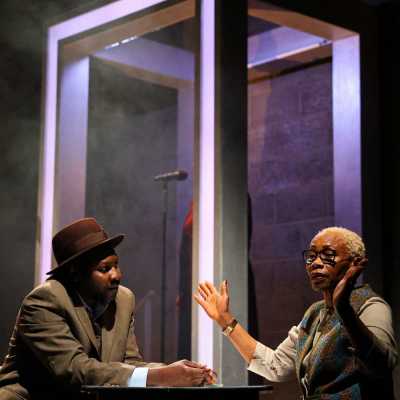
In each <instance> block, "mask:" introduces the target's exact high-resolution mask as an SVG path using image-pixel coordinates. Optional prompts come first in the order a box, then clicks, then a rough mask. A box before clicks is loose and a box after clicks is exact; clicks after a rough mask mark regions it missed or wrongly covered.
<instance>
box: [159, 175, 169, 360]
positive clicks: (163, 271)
mask: <svg viewBox="0 0 400 400" xmlns="http://www.w3.org/2000/svg"><path fill="white" fill-rule="evenodd" d="M162 193H163V215H162V260H161V343H160V353H161V361H162V362H164V361H165V322H166V314H167V304H166V303H167V301H166V293H167V285H166V272H167V216H168V180H165V181H162Z"/></svg>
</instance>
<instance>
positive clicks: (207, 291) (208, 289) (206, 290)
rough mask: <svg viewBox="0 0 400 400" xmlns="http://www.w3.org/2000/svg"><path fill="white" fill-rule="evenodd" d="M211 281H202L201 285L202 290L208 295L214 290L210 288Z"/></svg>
mask: <svg viewBox="0 0 400 400" xmlns="http://www.w3.org/2000/svg"><path fill="white" fill-rule="evenodd" d="M208 283H209V282H201V283H200V284H199V287H200V288H201V289H202V291H203V292H204V293H205V294H206V296H210V295H211V294H212V290H210V288H209V286H208V285H207V284H208Z"/></svg>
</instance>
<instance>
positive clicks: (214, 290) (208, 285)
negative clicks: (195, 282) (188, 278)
mask: <svg viewBox="0 0 400 400" xmlns="http://www.w3.org/2000/svg"><path fill="white" fill-rule="evenodd" d="M205 286H206V287H207V289H208V290H209V292H210V294H215V293H217V289H216V288H215V286H214V285H213V284H212V283H211V282H209V281H205Z"/></svg>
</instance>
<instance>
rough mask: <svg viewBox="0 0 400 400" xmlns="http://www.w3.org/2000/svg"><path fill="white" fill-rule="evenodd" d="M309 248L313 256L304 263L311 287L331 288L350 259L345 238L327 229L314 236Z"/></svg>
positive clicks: (346, 267) (345, 269) (340, 277)
mask: <svg viewBox="0 0 400 400" xmlns="http://www.w3.org/2000/svg"><path fill="white" fill-rule="evenodd" d="M310 250H311V251H312V252H313V254H314V257H311V258H310V260H312V261H311V262H309V263H306V269H307V274H308V277H309V279H310V282H311V287H312V288H313V290H315V291H323V290H333V289H334V288H335V287H336V285H337V284H338V283H339V281H340V280H341V279H342V278H343V277H344V275H345V273H346V271H347V269H348V268H349V266H350V263H351V260H352V257H351V254H350V252H349V251H348V249H347V246H346V243H345V240H344V239H343V237H342V236H341V235H340V234H338V233H333V232H329V231H328V232H325V233H322V234H319V235H317V236H315V237H314V239H313V240H312V241H311V243H310ZM315 256H316V258H315ZM313 258H315V259H313Z"/></svg>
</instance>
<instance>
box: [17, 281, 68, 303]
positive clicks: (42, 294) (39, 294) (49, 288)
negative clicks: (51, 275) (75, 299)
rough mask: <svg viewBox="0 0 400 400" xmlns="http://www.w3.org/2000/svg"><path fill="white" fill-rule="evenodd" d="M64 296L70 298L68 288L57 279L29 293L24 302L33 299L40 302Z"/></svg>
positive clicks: (46, 282) (44, 283) (42, 284)
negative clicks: (40, 300)
mask: <svg viewBox="0 0 400 400" xmlns="http://www.w3.org/2000/svg"><path fill="white" fill-rule="evenodd" d="M63 296H68V292H67V289H66V287H65V286H64V285H63V284H62V283H61V282H59V281H58V280H56V279H49V280H47V281H45V282H43V283H41V284H40V285H38V286H36V287H35V288H34V289H33V290H32V291H31V292H29V293H28V294H27V295H26V297H25V299H24V302H26V301H29V300H33V299H38V300H39V299H49V298H53V297H57V298H62V297H63Z"/></svg>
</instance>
